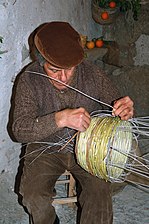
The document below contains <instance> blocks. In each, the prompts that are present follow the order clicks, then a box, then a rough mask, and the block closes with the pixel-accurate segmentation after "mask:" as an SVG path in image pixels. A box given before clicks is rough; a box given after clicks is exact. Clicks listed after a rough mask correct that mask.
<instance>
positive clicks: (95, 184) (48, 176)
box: [12, 22, 133, 224]
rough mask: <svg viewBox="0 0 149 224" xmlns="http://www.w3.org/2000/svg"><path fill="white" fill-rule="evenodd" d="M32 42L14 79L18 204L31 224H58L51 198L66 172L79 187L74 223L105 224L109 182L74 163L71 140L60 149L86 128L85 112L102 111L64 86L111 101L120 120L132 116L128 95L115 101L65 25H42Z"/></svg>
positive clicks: (109, 208)
mask: <svg viewBox="0 0 149 224" xmlns="http://www.w3.org/2000/svg"><path fill="white" fill-rule="evenodd" d="M34 42H35V45H36V48H37V53H36V56H37V61H35V62H34V63H32V64H31V65H29V66H28V67H27V68H26V69H25V71H24V72H23V73H22V74H21V75H20V77H19V80H18V83H17V88H16V95H15V107H14V112H13V125H12V130H13V133H14V136H15V138H16V139H17V141H18V142H21V143H27V147H26V154H25V157H24V169H23V174H22V177H21V184H20V193H21V195H22V197H23V205H24V206H25V207H26V208H27V210H28V212H29V214H30V215H31V218H32V223H34V224H53V223H59V221H58V218H57V216H56V214H55V210H54V207H53V206H52V197H53V196H54V186H55V182H56V180H57V179H58V177H59V176H60V175H61V174H62V173H64V171H65V170H66V169H67V170H69V171H70V172H71V173H72V174H73V176H74V177H75V178H76V179H77V180H78V181H79V183H80V185H81V190H82V191H81V194H80V196H79V198H78V201H79V203H80V207H81V218H80V223H81V224H97V223H98V224H111V223H112V216H113V214H112V199H111V189H110V183H107V182H105V181H104V180H101V179H99V178H97V177H95V176H92V175H90V174H89V173H87V172H86V171H84V170H83V169H82V168H81V167H80V166H79V165H78V164H77V163H76V160H75V155H74V141H72V142H71V143H70V144H68V145H67V146H66V147H65V148H64V149H63V150H60V148H61V146H62V145H64V141H66V140H69V139H70V137H71V136H73V135H74V133H75V132H76V130H77V131H81V132H82V131H85V130H86V129H87V128H88V127H89V124H90V121H91V117H90V113H91V112H92V111H95V110H98V109H102V108H103V107H102V104H99V103H98V102H96V101H94V100H92V99H90V98H87V97H86V96H84V95H82V94H81V93H78V92H77V91H75V90H73V89H70V88H68V85H70V86H72V87H73V88H76V89H78V90H79V91H83V92H84V93H86V94H88V95H90V96H92V97H94V98H95V99H100V100H101V101H103V102H105V103H107V104H111V102H112V101H114V107H113V108H114V109H113V112H112V113H113V115H114V116H120V118H121V119H123V120H127V119H129V118H130V117H132V116H133V102H132V100H131V99H130V98H129V97H128V96H127V97H123V98H120V99H118V98H119V94H118V93H117V90H116V89H115V88H114V87H113V86H112V84H111V82H110V81H109V79H108V78H107V77H106V75H105V74H104V72H103V71H101V70H100V69H99V68H97V67H96V66H95V65H92V64H91V63H89V62H87V60H84V52H83V48H82V45H81V41H80V36H79V34H78V33H77V32H76V31H75V30H74V29H73V28H72V27H71V26H70V25H69V24H68V23H66V22H50V23H47V24H45V25H44V26H43V27H41V28H40V29H39V30H38V31H37V33H36V35H35V38H34ZM41 74H44V76H42V75H41ZM57 80H58V81H60V82H58V81H57ZM116 99H118V100H116ZM62 142H63V143H62Z"/></svg>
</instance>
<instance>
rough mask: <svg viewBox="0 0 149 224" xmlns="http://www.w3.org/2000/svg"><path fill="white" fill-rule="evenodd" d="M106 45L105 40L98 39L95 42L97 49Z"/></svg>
mask: <svg viewBox="0 0 149 224" xmlns="http://www.w3.org/2000/svg"><path fill="white" fill-rule="evenodd" d="M103 44H104V42H103V40H101V39H97V40H96V42H95V45H96V47H102V46H103Z"/></svg>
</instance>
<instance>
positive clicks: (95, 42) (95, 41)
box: [86, 38, 104, 49]
mask: <svg viewBox="0 0 149 224" xmlns="http://www.w3.org/2000/svg"><path fill="white" fill-rule="evenodd" d="M103 45H104V41H103V40H102V38H97V39H95V38H94V39H92V40H90V41H87V42H86V48H88V49H93V48H95V47H98V48H100V47H102V46H103Z"/></svg>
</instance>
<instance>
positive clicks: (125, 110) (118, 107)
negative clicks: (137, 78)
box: [112, 96, 134, 120]
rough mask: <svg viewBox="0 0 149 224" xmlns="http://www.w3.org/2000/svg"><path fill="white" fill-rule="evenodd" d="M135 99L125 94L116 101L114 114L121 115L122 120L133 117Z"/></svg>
mask: <svg viewBox="0 0 149 224" xmlns="http://www.w3.org/2000/svg"><path fill="white" fill-rule="evenodd" d="M133 104H134V103H133V101H132V100H131V99H130V98H129V96H125V97H123V98H121V99H119V100H116V101H115V102H114V106H113V108H114V109H113V111H112V115H113V116H119V117H120V118H121V119H122V120H128V119H129V118H132V116H133V114H134V107H133Z"/></svg>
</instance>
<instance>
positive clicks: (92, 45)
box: [86, 40, 95, 49]
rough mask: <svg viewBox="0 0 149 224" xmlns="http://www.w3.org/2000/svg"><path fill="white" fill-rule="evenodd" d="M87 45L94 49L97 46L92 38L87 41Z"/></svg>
mask: <svg viewBox="0 0 149 224" xmlns="http://www.w3.org/2000/svg"><path fill="white" fill-rule="evenodd" d="M86 47H87V48H88V49H93V48H94V47H95V43H94V41H92V40H90V41H87V43H86Z"/></svg>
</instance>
